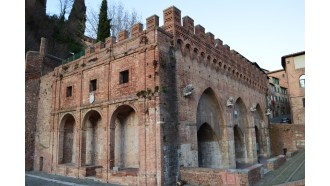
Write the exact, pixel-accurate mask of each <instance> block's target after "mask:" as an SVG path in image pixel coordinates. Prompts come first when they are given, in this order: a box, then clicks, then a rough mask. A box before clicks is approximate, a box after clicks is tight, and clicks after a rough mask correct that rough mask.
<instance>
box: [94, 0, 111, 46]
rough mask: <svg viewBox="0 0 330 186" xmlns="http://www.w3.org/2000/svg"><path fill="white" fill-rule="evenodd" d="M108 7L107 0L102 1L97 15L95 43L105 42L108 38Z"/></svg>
mask: <svg viewBox="0 0 330 186" xmlns="http://www.w3.org/2000/svg"><path fill="white" fill-rule="evenodd" d="M107 12H108V6H107V0H102V5H101V9H100V14H99V23H98V26H97V38H96V41H103V42H104V41H105V38H107V37H109V36H110V28H111V25H110V21H111V19H108V13H107Z"/></svg>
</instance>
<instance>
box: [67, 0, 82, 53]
mask: <svg viewBox="0 0 330 186" xmlns="http://www.w3.org/2000/svg"><path fill="white" fill-rule="evenodd" d="M85 24H86V6H85V1H84V0H74V2H73V5H72V9H71V12H70V15H69V18H68V21H67V26H66V28H67V30H66V32H67V34H66V38H67V39H68V44H69V50H70V51H69V52H74V53H76V52H80V51H81V50H83V49H84V45H83V42H82V40H83V37H84V33H85V28H86V25H85Z"/></svg>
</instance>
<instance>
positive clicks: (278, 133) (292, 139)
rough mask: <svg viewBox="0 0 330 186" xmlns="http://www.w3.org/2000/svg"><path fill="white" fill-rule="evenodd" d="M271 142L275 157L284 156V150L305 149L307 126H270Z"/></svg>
mask: <svg viewBox="0 0 330 186" xmlns="http://www.w3.org/2000/svg"><path fill="white" fill-rule="evenodd" d="M270 141H271V148H272V154H273V155H280V154H283V149H284V148H287V151H288V152H289V151H291V152H292V151H296V150H297V149H299V148H305V126H304V125H299V124H272V125H270Z"/></svg>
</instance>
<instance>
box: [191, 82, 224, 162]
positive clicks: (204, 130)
mask: <svg viewBox="0 0 330 186" xmlns="http://www.w3.org/2000/svg"><path fill="white" fill-rule="evenodd" d="M223 125H224V124H223V117H222V112H221V108H220V105H219V102H218V99H217V97H216V94H215V93H214V91H213V90H212V88H207V89H205V90H204V92H203V93H202V94H201V96H200V99H199V101H198V105H197V115H196V129H197V131H196V132H197V142H198V157H199V160H198V161H199V166H200V167H212V168H221V167H222V166H224V164H223V163H222V161H223V158H222V154H221V152H222V150H221V149H223V147H222V146H221V145H219V144H221V143H220V141H221V140H222V139H223V136H224V135H223V131H224V129H223V128H222V127H223Z"/></svg>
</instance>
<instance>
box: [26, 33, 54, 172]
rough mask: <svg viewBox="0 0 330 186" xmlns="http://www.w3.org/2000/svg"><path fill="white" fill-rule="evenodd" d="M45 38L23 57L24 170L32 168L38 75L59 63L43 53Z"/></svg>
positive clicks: (38, 88)
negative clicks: (37, 50)
mask: <svg viewBox="0 0 330 186" xmlns="http://www.w3.org/2000/svg"><path fill="white" fill-rule="evenodd" d="M45 43H46V40H45V39H44V38H43V39H42V44H41V46H40V48H41V49H40V51H41V52H42V53H40V52H36V51H28V52H27V54H26V59H25V170H33V164H34V160H33V159H34V151H35V137H36V134H35V132H36V122H37V115H38V104H40V102H39V103H38V101H39V99H38V96H39V90H40V77H41V76H43V75H44V74H47V73H49V72H51V71H53V70H54V68H55V67H56V66H58V65H59V60H60V59H58V58H56V57H54V56H50V55H47V54H45V53H44V52H45V51H46V48H45Z"/></svg>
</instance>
